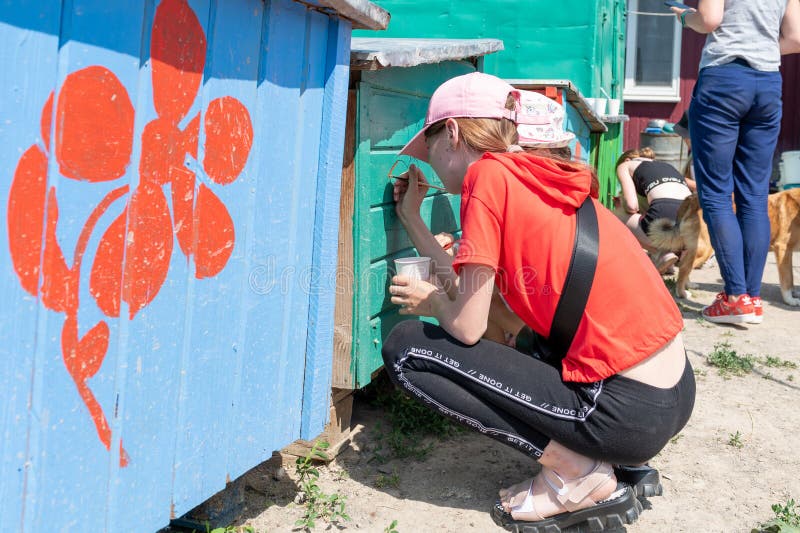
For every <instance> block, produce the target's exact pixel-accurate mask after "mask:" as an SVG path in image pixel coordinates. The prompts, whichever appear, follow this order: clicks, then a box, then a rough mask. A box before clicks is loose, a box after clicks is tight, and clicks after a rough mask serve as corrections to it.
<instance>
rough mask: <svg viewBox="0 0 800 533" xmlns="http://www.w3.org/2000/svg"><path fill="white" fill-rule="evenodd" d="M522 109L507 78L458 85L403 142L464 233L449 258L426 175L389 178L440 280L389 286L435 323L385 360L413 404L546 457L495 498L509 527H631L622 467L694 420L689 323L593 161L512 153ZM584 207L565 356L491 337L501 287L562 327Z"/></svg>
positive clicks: (435, 100)
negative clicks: (573, 322) (585, 233)
mask: <svg viewBox="0 0 800 533" xmlns="http://www.w3.org/2000/svg"><path fill="white" fill-rule="evenodd" d="M518 110H519V92H518V91H517V90H515V89H514V88H513V87H511V86H510V85H508V84H507V83H505V82H504V81H502V80H500V79H499V78H496V77H494V76H489V75H486V74H481V73H473V74H468V75H465V76H459V77H456V78H453V79H451V80H449V81H447V82H445V83H444V84H443V85H441V86H440V87H439V88H438V89H437V90H436V91H435V92H434V94H433V96H432V97H431V100H430V104H429V107H428V114H427V117H426V119H425V125H424V127H423V129H422V131H420V132H419V133H418V134H417V135H416V136H415V137H414V138H413V139H412V140H411V142H409V143H408V144H407V145H406V146H405V148H403V150H402V151H401V154H406V155H411V156H413V157H416V158H417V159H420V160H422V161H426V162H428V163H430V165H431V167H432V168H433V170H434V171H435V172H436V174H437V175H438V176H439V178H440V179H441V180H442V183H444V185H445V187H446V188H447V190H448V191H449V192H451V193H453V194H459V193H460V194H461V223H462V232H463V233H462V239H461V241H460V242H461V244H460V246H459V248H458V252H457V253H456V256H455V258H451V257H450V256H449V255H448V254H447V252H446V251H444V250H443V249H442V246H441V245H440V244H439V243H438V242H437V240H436V238H435V237H434V235H433V234H432V233H431V231H430V230H429V229H428V227H427V226H426V225H425V223H424V221H423V220H422V217H421V215H420V206H421V203H422V200H423V198H424V197H425V194H426V192H427V190H428V187H427V180H426V179H425V176H424V175H423V173H422V172H421V171H420V170H419V168H417V167H416V166H415V165H412V167H411V168H410V170H409V176H408V180H407V181H398V182H397V183H396V184H395V186H394V200H395V202H396V204H397V205H396V211H397V214H398V217H399V219H400V221H401V223H402V224H403V226H404V227H405V228H406V230H407V231H408V234H409V236H410V237H411V240H412V241H413V243H414V245H415V246H416V247H417V249H418V250H419V252H420V254H421V255H425V256H430V257H431V258H432V262H433V263H434V264H433V267H434V268H433V269H432V270H433V271H434V272H435V275H436V276H437V278H438V283H439V284H440V286H441V288H439V287H437V285H434V284H431V283H427V282H425V281H414V280H410V279H409V278H407V277H405V276H395V277H394V278H392V283H391V285H390V287H389V293H390V295H391V301H392V303H394V304H397V305H400V306H402V308H401V311H400V312H401V314H407V315H420V316H430V317H435V318H436V319H437V321H438V324H439V325H438V326H437V325H433V324H429V323H426V322H421V321H404V322H401V323H400V324H398V325H397V326H395V327H394V328H393V329H392V331H391V332H390V334H389V335H388V336H387V338H386V339H385V341H384V344H383V349H382V354H383V359H384V363H385V366H386V369H387V371H388V373H389V376H390V378H391V379H392V381H393V382H394V383H395V384H396V385H398V386H400V387H402V389H403V390H404V392H405V393H406V394H408V395H409V396H411V397H412V398H415V399H417V400H418V401H421V402H424V403H425V404H427V405H428V406H429V407H431V408H432V409H435V410H438V411H439V412H440V413H442V414H443V415H445V416H447V417H449V418H451V419H453V420H456V421H458V422H460V423H462V424H465V425H467V426H469V427H471V428H474V429H476V430H478V431H480V432H482V433H484V434H485V435H488V436H490V437H492V438H495V439H497V440H500V441H501V442H504V443H506V444H508V445H510V446H513V447H515V448H516V449H518V450H520V451H522V452H523V453H525V454H526V455H528V456H529V457H531V458H533V459H535V460H537V461H538V462H539V463H540V464H541V467H542V468H541V471H540V472H539V474H538V475H536V476H535V477H534V478H532V479H529V480H526V481H524V482H522V483H520V484H519V485H515V486H513V487H510V488H509V489H505V490H501V491H500V497H501V498H500V501H499V502H498V503H497V505H496V507H495V508H494V509H493V511H492V516H493V518H494V519H495V521H496V522H498V523H499V524H501V525H503V526H504V527H506V528H507V529H511V530H518V529H521V528H523V527H531V526H535V527H540V528H545V527H546V528H548V531H549V530H550V529H552V528H553V526H555V527H556V528H565V527H569V526H571V525H576V524H583V525H584V526H588V525H589V522H592V523H593V525H594V524H597V523H602V524H606V523H607V522H608V521H621V522H619V523H622V522H625V523H630V521H632V520H634V519H635V518H636V516H638V512H639V510H640V509H641V507H640V505H639V504H638V503H637V500H636V497H635V493H634V490H633V489H632V488H631V487H629V486H626V485H623V486H622V487H621V488H618V486H617V479H616V476H615V473H614V468H613V466H612V464H613V463H618V464H630V465H635V464H642V463H644V462H645V461H647V460H649V459H650V458H652V457H653V456H655V455H656V454H657V453H658V452H659V451H660V450H661V449H662V448H663V447H664V446H665V444H666V443H667V442H668V441H669V439H670V438H671V437H672V436H674V435H675V434H676V433H677V432H678V431H680V429H681V428H682V427H683V426H684V425H685V424H686V422H687V420H688V419H689V416H690V414H691V411H692V407H693V405H694V394H695V388H694V377H693V372H692V369H691V365H690V364H689V362H688V359H687V358H686V354H685V350H684V347H683V340H682V338H681V333H680V332H681V329H682V327H683V320H682V318H681V315H680V312H679V311H678V309H677V307H676V306H675V303H674V301H673V300H672V297H671V296H670V294H669V292H668V291H667V289H666V287H665V286H664V284H663V283H662V282H661V280H660V278H659V277H658V274H657V273H656V271H655V269H653V268H652V266H651V265H650V264H649V262H648V260H647V258H646V257H645V256H644V254H642V253H641V250H640V248H639V247H637V246H636V240H635V239H634V237H633V236H632V235H631V234H630V232H629V231H627V230H626V229H625V228H624V226H623V225H622V224H620V223H619V221H618V220H617V219H616V217H614V215H613V214H612V213H611V212H610V211H607V210H605V209H603V208H602V206H600V204H599V203H598V202H597V201H596V200H593V199H591V198H589V190H590V186H591V185H590V184H591V173H590V171H589V169H588V168H586V167H585V166H583V165H581V164H577V163H572V162H566V161H562V160H557V159H551V158H547V157H540V156H537V155H534V154H528V153H525V152H521V151H519V148H518V147H516V146H515V143H516V142H517V138H518V137H517V131H516V125H515V123H514V121H515V119H516V118H517V111H518ZM509 149H512V150H514V153H510V152H509ZM587 198H589V199H588V200H587ZM585 201H588V202H592V207H594V206H596V212H597V223H598V229H599V251H598V258H597V267H596V271H595V275H594V283H593V285H592V286H591V291H590V292H589V295H588V300H587V302H586V306H585V310H584V313H583V314H582V315H580V317H581V320H580V324H579V326H578V328H577V330H576V333H575V335H574V337H573V339H572V342H571V344H569V349H568V350H567V352H566V354H565V356H564V359H563V361H561V363H560V364H559V365H558V366H556V365H551V364H548V363H546V362H544V361H542V360H539V359H537V358H535V357H532V356H531V355H530V354H525V353H522V352H521V351H517V350H516V349H514V348H512V347H510V346H506V345H503V344H500V343H496V342H491V341H487V340H481V336H482V335H483V334H484V331H485V330H486V324H487V320H488V315H489V310H490V306H491V301H492V294H493V290H494V287H495V284H497V287H498V289H499V290H500V292H501V293H502V295H503V297H504V298H505V300H506V302H508V305H509V306H510V308H511V310H512V311H513V312H514V314H516V315H517V316H518V317H519V318H520V319H521V320H520V324H522V323H524V324H526V325H527V326H529V327H530V328H531V329H532V330H533V331H535V332H536V333H538V334H540V335H543V336H548V335H550V333H551V331H553V329H552V328H553V318H554V315H555V311H556V306H557V304H558V302H559V300H560V293H561V291H562V288H563V287H564V282H565V279H566V275H567V270H568V266H569V263H570V258H571V255H572V250H573V241H574V239H575V230H576V211H577V209H578V207H579V206H581V205H582V204H583V203H584V202H585ZM463 460H464V461H465V463H468V462H469V461H470V460H474V459H473V458H470V457H466V456H465V457H463ZM608 523H610V522H608ZM542 530H544V529H542ZM553 530H558V529H553Z"/></svg>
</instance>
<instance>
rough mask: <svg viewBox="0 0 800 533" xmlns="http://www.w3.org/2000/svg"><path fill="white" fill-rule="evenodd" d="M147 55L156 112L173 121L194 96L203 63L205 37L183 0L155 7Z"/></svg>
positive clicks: (201, 75) (174, 121)
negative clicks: (150, 61) (148, 53)
mask: <svg viewBox="0 0 800 533" xmlns="http://www.w3.org/2000/svg"><path fill="white" fill-rule="evenodd" d="M150 57H151V58H152V60H153V63H152V78H153V104H154V105H155V108H156V112H157V113H158V115H159V116H160V117H161V118H164V119H167V120H168V121H170V122H172V123H173V124H177V123H178V122H179V121H180V120H181V119H182V118H183V117H185V116H186V113H188V112H189V108H190V107H191V106H192V102H194V99H195V97H196V96H197V92H198V90H199V89H200V83H201V82H202V80H203V67H204V66H205V63H206V36H205V33H204V32H203V27H202V26H201V25H200V21H199V20H197V16H196V15H195V14H194V11H192V8H191V7H189V5H188V4H187V3H186V0H163V1H162V2H161V3H160V4H159V5H158V7H157V8H156V14H155V19H154V21H153V32H152V38H151V40H150Z"/></svg>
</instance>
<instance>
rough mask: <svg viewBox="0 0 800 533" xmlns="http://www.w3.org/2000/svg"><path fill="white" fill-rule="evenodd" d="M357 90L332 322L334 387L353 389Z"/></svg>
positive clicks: (350, 118) (351, 99)
mask: <svg viewBox="0 0 800 533" xmlns="http://www.w3.org/2000/svg"><path fill="white" fill-rule="evenodd" d="M357 108H358V92H357V91H356V89H350V90H349V91H348V95H347V125H346V126H345V137H344V139H345V141H344V161H343V164H342V188H341V194H340V196H339V198H340V200H339V202H340V203H339V245H338V250H337V254H338V255H337V259H336V271H337V276H336V306H335V310H334V325H333V375H332V383H331V385H332V386H333V387H337V388H340V389H352V388H353V384H354V380H353V374H352V370H351V365H352V353H351V352H352V350H353V296H354V282H355V279H354V277H355V275H354V273H355V267H354V265H353V215H354V213H353V209H354V200H355V194H356V193H355V179H356V173H355V169H356V167H355V152H356V110H357Z"/></svg>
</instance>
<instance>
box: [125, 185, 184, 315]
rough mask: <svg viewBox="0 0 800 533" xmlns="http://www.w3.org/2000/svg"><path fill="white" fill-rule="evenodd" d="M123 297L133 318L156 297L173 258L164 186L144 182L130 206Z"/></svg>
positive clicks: (134, 193)
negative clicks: (162, 188)
mask: <svg viewBox="0 0 800 533" xmlns="http://www.w3.org/2000/svg"><path fill="white" fill-rule="evenodd" d="M128 208H129V210H128V212H129V214H130V216H129V220H128V238H127V247H126V250H125V277H124V280H125V286H124V287H123V299H124V300H125V301H126V302H128V305H129V307H130V318H131V319H133V317H134V316H135V315H136V313H137V312H139V310H140V309H142V308H143V307H145V306H146V305H147V304H149V303H150V302H151V301H152V300H153V298H155V297H156V295H157V294H158V291H159V290H160V289H161V286H162V285H163V284H164V280H165V279H166V278H167V271H168V270H169V262H170V259H171V257H172V239H173V237H172V220H170V216H169V208H168V207H167V199H166V198H165V197H164V191H162V190H161V188H160V187H158V186H156V185H153V184H150V183H147V182H141V183H140V184H139V186H138V187H137V188H136V190H135V191H134V192H133V194H132V195H131V199H130V204H129V205H128Z"/></svg>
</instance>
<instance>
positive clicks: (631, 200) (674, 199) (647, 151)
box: [617, 148, 692, 274]
mask: <svg viewBox="0 0 800 533" xmlns="http://www.w3.org/2000/svg"><path fill="white" fill-rule="evenodd" d="M655 155H656V154H655V152H653V150H652V149H651V148H642V149H641V150H628V151H627V152H623V153H622V155H621V156H620V157H619V159H617V178H618V179H619V184H620V186H621V188H622V202H623V208H624V210H625V217H624V218H623V222H624V223H625V225H626V226H628V229H630V230H631V231H632V232H633V234H634V235H635V236H636V239H637V240H638V241H639V244H641V246H642V248H644V249H645V250H647V251H648V252H657V250H656V249H655V247H654V246H653V243H652V242H651V241H650V237H649V236H648V233H649V231H650V224H652V223H653V221H655V220H658V219H659V218H668V219H670V220H675V219H676V217H677V216H678V208H679V207H680V206H681V202H683V200H684V198H686V197H687V196H689V195H690V194H692V191H691V190H690V189H689V186H688V185H687V184H686V180H685V179H684V177H683V176H682V175H681V173H680V172H679V171H678V170H677V169H676V168H675V167H673V166H672V165H670V164H669V163H665V162H663V161H655ZM639 196H644V197H645V198H647V204H648V207H647V211H645V212H644V214H642V213H640V212H639ZM677 260H678V256H677V255H675V254H674V253H672V252H667V253H664V254H654V259H653V262H654V263H655V264H656V268H657V269H658V271H659V273H661V274H663V273H664V272H666V271H667V270H668V269H669V268H670V267H671V266H672V265H674V264H675V262H676V261H677Z"/></svg>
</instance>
